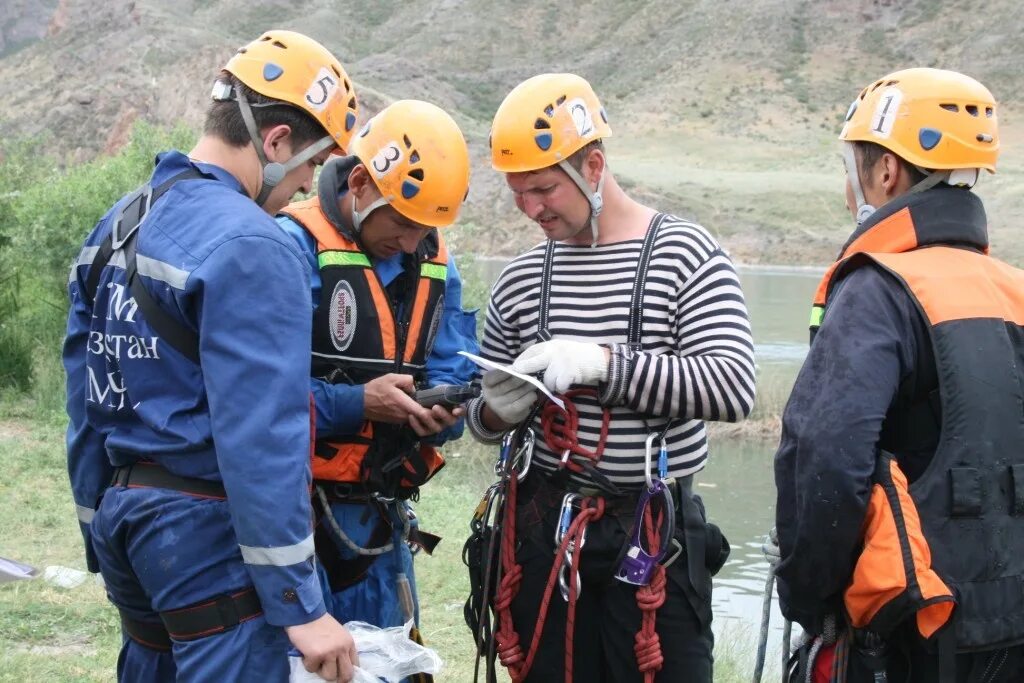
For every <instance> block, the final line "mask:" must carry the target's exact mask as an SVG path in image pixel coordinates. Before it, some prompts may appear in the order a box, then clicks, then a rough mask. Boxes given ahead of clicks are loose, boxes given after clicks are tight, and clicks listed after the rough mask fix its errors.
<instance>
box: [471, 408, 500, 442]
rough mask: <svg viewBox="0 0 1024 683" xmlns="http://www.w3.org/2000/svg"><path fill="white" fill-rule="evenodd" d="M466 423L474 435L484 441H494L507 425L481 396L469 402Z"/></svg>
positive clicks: (498, 438) (496, 440)
mask: <svg viewBox="0 0 1024 683" xmlns="http://www.w3.org/2000/svg"><path fill="white" fill-rule="evenodd" d="M466 424H467V425H469V430H470V431H471V432H472V433H473V435H474V436H476V438H477V439H478V440H480V441H483V442H484V443H496V442H498V441H501V437H502V435H503V434H504V432H505V430H506V429H508V425H507V424H506V423H505V422H504V421H503V420H501V418H499V417H498V416H497V415H495V414H494V411H492V410H491V409H490V408H488V407H487V404H486V403H485V402H484V400H483V399H482V398H476V399H473V400H472V401H470V402H469V405H468V406H467V410H466Z"/></svg>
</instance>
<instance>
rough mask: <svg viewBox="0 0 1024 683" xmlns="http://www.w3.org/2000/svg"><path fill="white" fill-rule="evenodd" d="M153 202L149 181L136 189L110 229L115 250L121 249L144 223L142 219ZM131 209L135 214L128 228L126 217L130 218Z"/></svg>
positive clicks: (111, 244)
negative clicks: (125, 225)
mask: <svg viewBox="0 0 1024 683" xmlns="http://www.w3.org/2000/svg"><path fill="white" fill-rule="evenodd" d="M152 203H153V188H152V186H151V185H150V184H149V183H146V184H145V185H143V186H142V187H140V188H139V189H138V190H136V191H135V196H133V197H132V198H131V199H130V200H129V201H128V203H127V204H125V205H124V208H123V209H121V212H120V213H119V215H118V217H117V221H116V222H115V223H114V227H113V228H111V231H110V237H111V243H110V246H111V247H113V248H114V250H115V251H116V250H117V249H120V248H121V246H122V245H123V244H124V243H125V242H127V241H128V239H129V238H130V237H131V236H132V235H133V234H134V233H135V231H136V230H138V229H139V226H140V225H142V220H143V219H144V218H145V217H146V214H147V213H149V207H150V205H151V204H152ZM129 211H132V212H133V215H132V216H131V222H132V224H131V226H129V227H128V228H125V227H124V224H125V222H126V221H125V219H126V218H128V212H129Z"/></svg>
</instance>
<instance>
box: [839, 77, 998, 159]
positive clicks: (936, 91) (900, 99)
mask: <svg viewBox="0 0 1024 683" xmlns="http://www.w3.org/2000/svg"><path fill="white" fill-rule="evenodd" d="M839 139H840V140H844V141H846V142H858V141H860V142H874V143H877V144H879V145H881V146H882V147H885V148H886V149H888V150H889V151H891V152H893V153H894V154H896V155H898V156H899V157H901V158H903V159H905V160H906V161H908V162H910V163H911V164H913V165H915V166H919V167H921V168H924V169H928V170H939V171H942V170H955V169H978V168H983V169H985V170H987V171H989V172H990V173H995V170H996V159H997V157H998V156H999V127H998V123H997V119H996V102H995V99H994V98H993V97H992V93H990V92H989V91H988V88H986V87H985V86H983V85H982V84H981V83H979V82H978V81H976V80H974V79H973V78H971V77H969V76H965V75H963V74H960V73H957V72H955V71H945V70H942V69H906V70H904V71H897V72H895V73H891V74H889V75H888V76H886V77H885V78H882V79H879V80H877V81H875V82H874V83H872V84H871V85H870V86H868V87H867V88H864V90H863V91H862V92H861V93H860V96H859V97H858V98H857V99H856V100H854V101H853V104H852V105H851V106H850V111H849V113H847V115H846V124H845V125H844V126H843V131H842V133H840V135H839Z"/></svg>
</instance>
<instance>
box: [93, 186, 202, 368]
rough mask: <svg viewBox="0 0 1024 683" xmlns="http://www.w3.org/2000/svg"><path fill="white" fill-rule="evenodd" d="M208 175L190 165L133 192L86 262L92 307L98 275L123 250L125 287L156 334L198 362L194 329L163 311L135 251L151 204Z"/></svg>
mask: <svg viewBox="0 0 1024 683" xmlns="http://www.w3.org/2000/svg"><path fill="white" fill-rule="evenodd" d="M208 178H210V176H209V175H206V174H204V173H202V172H201V171H199V170H198V169H196V168H194V167H190V168H188V169H187V170H185V171H182V172H181V173H179V174H177V175H176V176H174V177H172V178H169V179H168V180H165V181H164V182H163V183H161V184H160V185H157V186H156V187H155V188H153V187H152V186H151V185H150V184H149V183H146V184H145V185H143V186H142V187H140V188H139V189H137V190H136V191H135V192H133V193H132V195H131V196H130V198H129V199H128V201H127V202H126V203H125V204H124V206H122V207H121V210H120V212H119V213H118V215H117V218H116V219H115V221H114V225H113V227H112V228H111V230H110V234H109V235H107V237H106V238H105V239H104V240H103V242H102V243H101V244H100V247H99V250H98V251H97V252H96V258H95V259H93V262H92V264H91V265H90V266H89V272H88V274H87V275H86V279H85V291H84V292H83V295H84V298H85V299H86V301H87V302H88V303H89V306H90V307H91V306H92V305H93V304H94V303H95V301H96V292H97V289H98V288H99V282H100V276H101V274H102V272H103V269H104V268H106V266H107V265H108V264H109V263H110V259H111V258H113V256H114V253H115V252H117V251H123V253H124V256H125V273H126V278H127V281H128V287H129V289H130V290H131V293H132V297H134V298H135V303H136V304H138V306H139V309H140V310H141V311H142V315H143V317H145V319H146V321H147V322H148V323H149V325H150V326H151V327H152V328H153V330H154V331H155V332H156V333H157V335H158V336H159V337H160V338H161V339H162V340H163V341H165V342H167V343H168V344H169V345H170V346H171V347H173V348H174V349H176V350H177V351H178V352H179V353H181V355H183V356H185V357H186V358H188V359H189V360H191V361H192V362H193V363H196V364H198V363H199V337H198V335H197V334H196V332H195V331H194V330H192V329H191V328H189V327H188V326H186V325H185V324H184V323H183V322H181V321H179V320H178V319H177V318H175V317H173V316H172V315H171V314H170V313H168V312H167V311H165V310H164V309H163V308H162V307H161V306H160V305H159V304H158V303H157V302H156V300H155V299H154V298H153V295H152V294H150V293H149V290H147V289H146V288H145V287H144V286H143V285H142V281H141V280H140V279H139V278H138V277H137V275H138V263H137V258H136V253H135V247H136V241H137V240H138V235H139V227H140V226H141V225H142V221H143V220H144V219H145V217H146V215H147V214H148V213H149V210H150V208H152V206H153V205H154V204H155V203H156V202H157V200H159V199H160V198H161V197H162V196H163V195H164V194H166V193H167V191H168V190H170V189H171V188H172V187H174V186H175V185H176V184H178V183H179V182H181V181H184V180H202V179H208Z"/></svg>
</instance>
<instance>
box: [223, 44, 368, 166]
mask: <svg viewBox="0 0 1024 683" xmlns="http://www.w3.org/2000/svg"><path fill="white" fill-rule="evenodd" d="M224 70H225V71H227V72H229V73H231V74H232V75H233V76H235V77H236V78H237V79H238V80H240V81H241V82H242V83H245V84H246V85H247V86H249V87H250V88H252V89H253V90H255V91H256V92H258V93H260V94H261V95H264V96H266V97H270V98H273V99H275V100H281V101H282V102H287V103H289V104H291V105H294V106H296V107H298V108H299V109H302V110H304V111H305V112H306V113H308V114H309V115H310V116H312V117H313V118H314V119H316V120H317V121H318V122H319V123H320V125H321V126H323V129H324V131H325V132H326V133H327V134H328V135H329V136H330V137H331V138H332V139H333V140H334V143H335V144H336V145H337V146H338V148H339V149H340V150H341V151H342V152H345V151H347V150H348V145H349V140H351V138H352V133H353V130H354V129H355V125H356V116H357V115H358V113H359V110H358V105H357V103H356V96H355V91H354V90H353V87H352V81H351V79H349V77H348V74H346V73H345V69H344V68H343V67H342V66H341V63H340V62H339V61H338V60H337V59H335V57H334V55H332V54H331V53H330V52H329V51H328V50H327V48H325V47H324V46H323V45H321V44H320V43H318V42H316V41H315V40H313V39H312V38H309V37H307V36H304V35H302V34H301V33H295V32H294V31H277V30H275V31H267V32H266V33H264V34H263V35H262V36H260V37H259V38H257V39H256V40H254V41H252V42H251V43H249V44H248V45H246V46H244V47H241V48H239V50H238V53H237V54H236V55H235V56H234V57H232V58H231V60H230V61H229V62H228V63H227V64H226V65H225V66H224Z"/></svg>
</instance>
